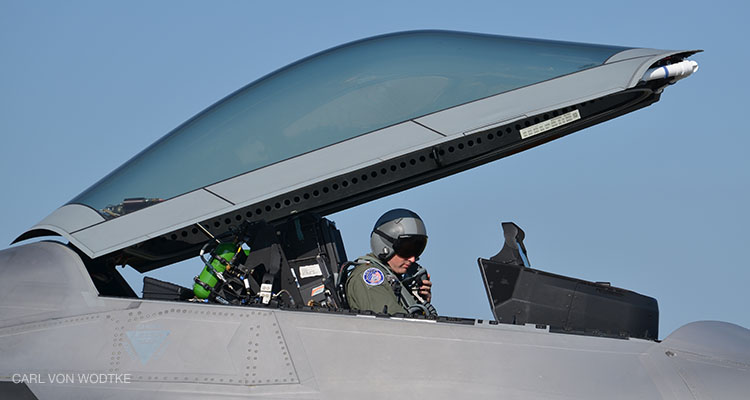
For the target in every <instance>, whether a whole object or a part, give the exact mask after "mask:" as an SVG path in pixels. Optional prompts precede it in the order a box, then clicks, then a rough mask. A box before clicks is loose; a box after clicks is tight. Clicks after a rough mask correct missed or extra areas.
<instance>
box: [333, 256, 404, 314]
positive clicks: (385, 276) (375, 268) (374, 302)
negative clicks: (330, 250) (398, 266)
mask: <svg viewBox="0 0 750 400" xmlns="http://www.w3.org/2000/svg"><path fill="white" fill-rule="evenodd" d="M394 279H396V275H395V274H394V273H393V272H392V271H391V270H390V268H389V267H388V266H387V265H384V264H383V263H382V262H381V261H380V260H378V259H377V258H376V257H375V256H374V255H372V254H368V255H366V256H364V257H361V258H359V259H357V266H356V267H354V270H353V271H352V273H351V274H349V279H348V280H347V281H346V296H347V300H348V301H349V307H351V308H352V309H353V310H362V311H364V310H371V311H374V312H376V313H382V312H383V309H384V307H385V306H387V307H388V309H387V310H388V314H396V313H399V312H401V313H406V309H405V308H404V306H403V305H402V304H401V303H400V302H399V299H398V297H397V296H396V294H395V293H394V291H393V286H391V285H392V282H393V280H394ZM398 284H399V285H400V283H398Z"/></svg>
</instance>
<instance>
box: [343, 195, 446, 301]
mask: <svg viewBox="0 0 750 400" xmlns="http://www.w3.org/2000/svg"><path fill="white" fill-rule="evenodd" d="M426 245H427V230H426V229H425V226H424V222H422V219H421V218H419V215H417V214H416V213H414V212H413V211H410V210H406V209H402V208H397V209H394V210H390V211H388V212H386V213H385V214H383V216H381V217H380V219H378V221H377V222H376V223H375V227H374V228H373V229H372V233H371V234H370V247H371V248H372V253H370V254H368V255H366V256H364V257H360V258H359V259H357V260H356V261H355V265H356V266H355V268H354V270H353V271H352V272H351V274H349V278H348V280H347V282H346V293H347V300H348V302H349V306H350V307H351V308H352V309H356V310H371V311H374V312H376V313H384V314H396V313H405V314H410V313H414V311H415V307H417V308H420V307H421V308H422V309H423V311H424V306H421V305H420V304H423V305H426V306H427V307H428V310H430V309H431V311H432V312H433V313H434V314H435V315H437V313H436V312H435V311H434V308H433V307H432V306H431V305H429V302H430V300H431V299H432V282H430V280H429V275H428V274H426V272H425V274H424V275H422V276H419V275H417V278H416V279H418V280H421V282H415V285H416V286H418V287H417V288H416V290H415V291H416V292H417V293H416V296H415V295H412V293H410V292H408V291H407V289H406V288H405V287H404V286H403V285H402V283H401V282H400V280H401V279H402V278H404V277H405V276H404V275H405V274H406V272H407V270H410V267H412V266H414V267H417V265H416V261H417V260H418V259H419V256H420V255H421V254H422V251H424V249H425V246H426ZM413 264H414V265H413ZM414 269H416V268H412V270H414ZM410 272H412V271H410ZM421 278H426V279H421ZM415 300H416V301H415ZM415 303H416V304H415ZM425 314H430V313H429V312H427V311H426V312H425Z"/></svg>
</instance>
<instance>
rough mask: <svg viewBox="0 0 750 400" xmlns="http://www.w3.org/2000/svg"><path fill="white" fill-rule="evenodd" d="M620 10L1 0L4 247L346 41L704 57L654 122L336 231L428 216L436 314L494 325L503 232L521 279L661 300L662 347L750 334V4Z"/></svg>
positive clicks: (371, 207) (388, 201) (186, 273)
mask: <svg viewBox="0 0 750 400" xmlns="http://www.w3.org/2000/svg"><path fill="white" fill-rule="evenodd" d="M616 3H617V4H613V5H610V4H606V2H601V1H597V2H593V1H592V2H573V3H570V2H568V3H561V2H517V3H512V4H502V3H501V2H490V1H488V2H481V1H464V2H461V3H460V4H459V2H446V3H441V2H427V1H412V2H408V3H407V2H393V1H382V2H377V3H375V2H368V3H364V2H363V3H362V4H358V3H356V2H345V1H340V2H335V1H317V2H302V1H300V2H274V3H271V2H268V3H261V2H250V1H215V2H195V1H160V2H147V1H128V2H110V1H89V2H84V1H68V2H56V1H41V2H40V1H8V0H2V1H0V54H2V61H1V62H0V135H2V143H3V145H2V148H3V154H2V157H0V182H2V184H3V187H4V191H3V196H2V200H1V202H2V203H1V204H2V207H0V217H2V221H3V227H2V229H1V230H0V247H5V246H7V245H8V244H9V243H10V242H11V241H12V240H13V239H14V238H15V237H16V236H18V235H19V234H21V233H22V232H23V231H25V230H26V229H28V228H29V227H31V226H32V225H34V224H35V223H36V222H38V221H40V220H41V219H42V218H44V217H45V216H47V215H48V214H49V213H51V212H52V211H53V210H54V209H56V208H57V207H59V206H61V205H62V204H64V203H65V202H67V201H68V200H70V199H71V198H73V197H74V196H75V195H77V194H78V193H80V192H81V191H83V190H84V189H86V188H87V187H88V186H89V185H91V184H92V183H94V182H95V181H97V180H98V179H100V178H101V177H103V176H104V175H106V174H107V173H108V172H110V171H111V170H113V169H114V168H116V167H117V166H118V165H120V164H121V163H123V162H125V161H126V160H128V159H129V158H130V157H131V156H133V155H134V154H136V153H137V152H138V151H140V150H141V149H143V148H144V147H145V146H147V145H148V144H150V143H152V142H153V141H155V140H156V139H158V138H159V137H161V136H162V135H164V134H165V133H167V132H169V131H170V130H171V129H173V128H174V127H176V126H177V125H179V124H180V123H182V122H183V121H185V120H186V119H188V118H190V117H191V116H192V115H194V114H196V113H197V112H199V111H201V110H202V109H203V108H205V107H207V106H209V105H211V104H212V103H214V102H215V101H217V100H219V99H221V98H222V97H224V96H225V95H227V94H229V93H230V92H232V91H234V90H236V89H237V88H239V87H241V86H243V85H245V84H247V83H249V82H251V81H253V80H255V79H257V78H259V77H261V76H263V75H265V74H267V73H269V72H272V71H273V70H275V69H277V68H280V67H282V66H284V65H286V64H288V63H290V62H293V61H295V60H297V59H299V58H302V57H305V56H307V55H309V54H312V53H314V52H317V51H320V50H324V49H326V48H329V47H332V46H335V45H338V44H342V43H345V42H349V41H352V40H356V39H360V38H364V37H368V36H373V35H377V34H382V33H387V32H394V31H401V30H412V29H427V28H429V29H449V30H461V31H470V32H481V33H491V34H501V35H511V36H526V37H535V38H544V39H558V40H567V41H579V42H592V43H602V44H611V45H621V46H633V47H653V48H661V49H680V50H681V49H703V50H705V52H704V53H700V54H698V55H696V56H693V57H692V59H693V60H695V61H697V62H698V64H699V65H700V70H699V71H698V72H697V73H696V74H695V75H694V76H692V77H690V78H688V79H686V80H684V81H680V82H678V84H676V85H674V86H673V87H669V88H667V89H666V90H665V92H664V94H663V96H662V100H661V101H660V102H658V103H656V104H654V105H653V106H651V107H648V108H646V109H643V110H640V111H637V112H635V113H632V114H629V115H626V116H624V117H620V118H618V119H615V120H613V121H609V122H606V123H603V124H600V125H597V126H594V127H592V128H589V129H586V130H584V131H581V132H578V133H575V134H573V135H571V136H568V137H566V138H563V139H561V140H557V141H554V142H551V143H549V144H546V145H544V146H541V147H538V148H535V149H532V150H530V151H527V152H524V153H521V154H518V155H514V156H512V157H509V158H506V159H503V160H500V161H496V162H493V163H490V164H487V165H485V166H482V167H479V168H476V169H473V170H470V171H466V172H463V173H461V174H458V175H455V176H453V177H449V178H446V179H442V180H440V181H437V182H433V183H430V184H427V185H424V186H421V187H419V188H415V189H412V190H409V191H406V192H403V193H399V194H397V195H393V196H390V197H387V198H384V199H381V200H378V201H374V202H371V203H368V204H366V205H363V206H360V207H356V208H354V209H351V210H347V211H344V212H340V213H337V214H334V215H332V216H330V217H329V218H331V219H333V220H334V221H336V223H337V225H338V227H339V228H340V229H341V231H342V233H343V235H344V240H345V244H346V246H347V253H348V254H349V256H350V257H356V256H357V255H360V254H363V253H365V252H367V251H368V246H369V245H368V243H369V240H368V236H369V232H370V229H371V228H372V224H373V223H374V221H375V220H376V219H377V217H378V216H379V215H380V214H381V213H383V212H384V211H386V210H388V209H390V208H394V207H406V208H411V209H413V210H415V211H416V212H418V213H419V214H420V215H422V217H423V218H424V219H425V221H426V223H427V229H428V232H429V235H430V241H429V244H428V249H427V252H426V253H425V255H424V256H423V258H422V261H423V265H425V266H427V267H428V269H429V270H430V271H431V273H432V275H433V281H434V283H435V288H434V304H435V305H436V307H437V308H438V310H439V311H440V312H441V313H443V314H448V315H456V316H467V317H476V318H484V319H488V318H490V317H491V313H490V309H489V306H488V304H487V300H486V295H485V293H484V289H483V287H482V286H481V278H480V276H479V271H478V267H477V264H476V259H477V258H478V257H490V256H492V255H493V254H495V253H496V252H497V250H498V249H499V248H500V246H501V245H502V235H501V230H500V222H501V221H514V222H516V223H517V224H518V225H520V226H521V227H522V228H523V229H524V230H525V231H526V234H527V239H526V246H527V248H528V250H529V259H530V261H531V263H532V266H534V267H536V268H539V269H542V270H546V271H549V272H553V273H557V274H562V275H568V276H574V277H578V278H582V279H587V280H593V281H609V282H612V284H613V285H615V286H619V287H622V288H626V289H630V290H634V291H637V292H639V293H643V294H647V295H650V296H653V297H656V298H657V299H658V300H659V305H660V311H661V316H660V320H661V327H660V328H661V333H660V336H661V337H665V336H666V335H668V334H669V333H670V332H672V331H673V330H674V329H676V328H678V327H679V326H681V325H683V324H685V323H688V322H691V321H696V320H707V319H708V320H723V321H728V322H733V323H736V324H739V325H742V326H744V327H750V313H748V312H747V308H748V305H750V301H749V300H748V295H747V294H746V293H747V289H746V287H747V285H748V283H750V262H749V261H748V260H747V257H746V254H745V253H746V252H747V250H748V247H750V246H749V245H750V234H748V229H747V227H748V225H750V211H748V207H747V204H749V203H750V162H748V157H747V149H748V148H749V147H750V135H748V133H750V132H748V128H747V127H746V124H745V123H744V117H745V115H746V105H747V91H748V89H750V87H749V86H748V84H747V80H746V79H745V78H744V73H743V71H742V68H743V67H744V66H746V65H750V62H749V61H750V60H748V52H747V51H746V48H747V46H746V43H745V41H744V40H743V38H747V37H750V32H748V27H747V23H746V21H745V18H746V16H747V15H750V14H749V13H748V11H749V10H748V6H747V5H745V4H744V3H742V2H739V1H737V2H722V1H714V2H700V3H696V4H695V5H694V6H690V5H687V6H686V5H685V4H680V5H676V4H674V3H668V2H630V3H627V4H626V3H624V2H616ZM200 268H201V265H200V263H199V262H197V261H196V262H195V263H193V264H190V263H187V264H181V265H180V266H179V267H178V268H175V269H173V270H170V271H166V270H165V271H160V273H159V274H158V276H159V277H160V278H161V279H168V280H173V281H177V282H179V283H182V284H188V282H189V280H190V279H191V278H192V276H194V275H196V274H197V273H198V272H199V270H200ZM129 276H130V277H131V278H132V279H135V280H140V279H141V277H140V276H133V274H129ZM4 279H8V277H6V278H4Z"/></svg>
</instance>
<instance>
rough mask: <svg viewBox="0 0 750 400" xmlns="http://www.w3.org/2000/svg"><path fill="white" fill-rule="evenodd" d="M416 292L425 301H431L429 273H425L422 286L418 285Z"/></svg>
mask: <svg viewBox="0 0 750 400" xmlns="http://www.w3.org/2000/svg"><path fill="white" fill-rule="evenodd" d="M418 293H419V295H420V296H421V297H422V298H423V299H424V301H426V302H427V303H429V302H430V301H432V282H431V281H430V274H427V279H424V280H422V286H420V287H419V292H418Z"/></svg>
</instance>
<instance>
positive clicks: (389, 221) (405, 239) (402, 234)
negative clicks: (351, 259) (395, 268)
mask: <svg viewBox="0 0 750 400" xmlns="http://www.w3.org/2000/svg"><path fill="white" fill-rule="evenodd" d="M425 246H427V229H426V228H425V226H424V222H422V218H419V215H417V213H415V212H413V211H410V210H407V209H404V208H396V209H393V210H391V211H388V212H387V213H385V214H383V216H382V217H380V218H379V219H378V221H377V222H376V223H375V227H374V228H372V233H371V234H370V247H371V248H372V252H373V253H374V254H375V255H376V256H377V257H378V258H380V259H381V260H383V261H386V262H387V261H388V260H390V259H391V258H393V256H394V255H396V254H398V255H399V257H403V258H411V257H416V258H419V256H420V255H421V254H422V252H423V251H424V248H425Z"/></svg>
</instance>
